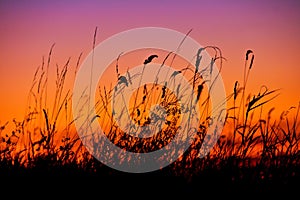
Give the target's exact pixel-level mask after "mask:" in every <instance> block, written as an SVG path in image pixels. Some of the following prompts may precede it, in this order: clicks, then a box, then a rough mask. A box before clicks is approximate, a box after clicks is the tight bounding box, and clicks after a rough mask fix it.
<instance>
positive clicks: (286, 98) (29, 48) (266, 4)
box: [0, 0, 300, 124]
mask: <svg viewBox="0 0 300 200" xmlns="http://www.w3.org/2000/svg"><path fill="white" fill-rule="evenodd" d="M299 11H300V2H299V1H296V0H295V1H291V0H288V1H258V0H256V1H216V0H213V1H208V0H207V1H202V0H199V1H196V0H195V1H189V0H188V1H180V2H178V1H168V0H165V1H151V2H150V1H149V2H146V1H133V0H129V1H108V0H107V1H53V0H52V1H15V0H12V1H8V0H7V1H1V2H0V25H1V28H0V52H1V53H0V93H1V99H0V101H1V103H0V124H3V123H5V122H6V121H8V120H12V119H13V118H17V119H19V120H22V118H23V116H24V112H25V105H26V98H27V94H28V91H29V87H30V84H31V81H32V77H33V74H34V71H35V69H36V67H37V66H38V65H40V64H41V60H42V56H47V54H48V51H49V49H50V47H51V45H52V44H53V43H55V44H56V46H55V48H54V52H53V61H54V63H58V64H59V65H63V64H64V62H65V61H66V60H67V59H68V58H69V57H71V59H72V63H75V62H76V59H77V57H78V56H79V54H80V53H81V52H83V56H86V55H87V54H88V53H89V51H90V50H91V47H92V40H93V32H94V30H95V27H96V26H97V27H98V28H99V32H98V37H97V43H100V42H101V41H102V40H104V39H106V38H108V37H110V36H111V35H112V34H116V33H118V32H121V31H125V30H127V29H131V28H136V27H145V26H157V27H164V28H170V29H174V30H177V31H180V32H183V33H186V32H187V31H188V30H190V29H191V28H192V29H193V31H192V33H191V34H190V36H191V37H192V38H194V39H195V40H197V41H198V42H199V43H200V44H201V45H203V46H206V45H216V46H218V47H220V48H221V50H222V52H223V55H224V57H226V58H227V62H225V63H224V66H223V67H224V68H223V71H222V76H223V79H224V83H225V86H226V89H227V92H228V93H230V92H232V88H233V85H234V82H235V81H236V80H242V72H243V63H244V57H245V52H246V50H247V49H252V50H253V51H254V54H255V64H254V67H253V70H252V72H251V75H250V82H249V84H250V85H249V89H251V90H253V92H257V91H258V90H259V87H260V86H261V85H267V86H268V87H269V88H271V89H276V88H281V89H282V90H281V95H280V96H279V97H278V98H277V100H276V101H274V102H273V106H275V107H276V109H278V110H283V109H288V108H289V107H290V106H296V105H297V104H298V102H299V100H300V95H299V86H300V79H299V75H300V66H299V61H298V57H299V44H300V37H299V35H300V26H299V24H300V12H299Z"/></svg>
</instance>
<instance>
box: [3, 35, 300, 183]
mask: <svg viewBox="0 0 300 200" xmlns="http://www.w3.org/2000/svg"><path fill="white" fill-rule="evenodd" d="M95 35H96V32H95ZM94 46H95V38H94V43H93V48H94ZM53 48H54V45H53V46H52V47H51V48H50V51H49V54H48V57H47V59H46V60H47V62H46V63H45V58H43V59H42V64H41V66H39V67H38V68H37V69H36V71H35V73H34V76H33V81H32V85H31V87H30V90H29V94H28V107H27V111H26V115H25V117H24V119H23V120H21V121H16V120H13V121H12V123H13V124H14V125H15V128H14V129H13V130H7V129H6V126H7V123H5V124H2V125H1V126H0V136H1V140H0V163H1V166H0V173H2V174H4V173H5V172H7V171H10V170H11V169H44V170H50V169H57V168H59V169H64V168H65V169H68V170H69V169H70V166H71V169H73V170H74V171H81V172H86V173H88V172H91V173H97V172H99V173H101V170H104V169H106V168H105V166H103V165H102V164H101V163H100V162H98V161H97V160H96V159H95V158H94V157H93V156H92V155H91V154H90V153H89V152H88V151H87V150H86V149H85V147H84V145H83V144H82V142H81V140H80V139H79V137H78V135H77V133H76V129H75V126H74V121H75V120H76V116H72V109H71V108H72V106H71V105H72V102H71V99H72V90H71V88H66V86H65V84H66V80H67V79H68V80H71V82H72V80H73V79H74V78H75V76H76V73H77V71H78V67H79V65H80V63H81V57H82V54H80V55H79V57H78V58H77V59H76V60H75V63H74V64H72V66H71V62H72V60H71V59H70V58H69V59H68V60H67V61H66V63H65V64H64V65H63V66H62V67H60V66H59V65H55V67H54V66H53V63H52V60H51V59H52V53H53ZM204 50H212V52H213V56H212V60H211V63H210V65H209V66H207V67H206V68H204V69H200V68H199V64H200V62H201V53H202V51H204ZM172 54H173V55H174V57H173V58H172V57H171V55H172ZM158 56H159V55H150V56H149V57H146V58H145V62H144V68H146V67H148V65H149V64H150V63H151V62H155V59H156V58H157V57H158ZM195 56H196V58H197V59H196V63H194V65H195V66H196V68H195V69H194V68H192V67H190V66H185V67H183V68H182V69H179V70H178V71H176V73H174V74H172V76H176V75H178V74H182V75H183V76H186V77H188V80H189V82H190V84H191V85H192V87H193V88H195V96H196V100H197V105H198V106H199V109H200V110H201V116H199V128H198V130H196V131H197V134H196V138H195V140H194V142H193V143H192V145H191V146H190V147H189V149H188V150H187V151H186V152H185V153H184V154H183V155H182V156H181V157H180V158H178V159H177V160H176V161H175V162H174V163H172V164H171V165H170V166H168V167H166V168H165V169H162V171H164V172H166V171H167V172H168V173H171V174H173V175H183V176H187V177H191V176H197V175H199V174H201V173H202V172H203V171H206V170H220V171H222V170H224V171H226V170H228V169H231V170H232V172H231V176H232V180H236V179H242V178H243V177H244V174H243V170H244V169H251V170H254V171H253V172H252V175H251V176H253V177H254V179H259V180H262V179H266V178H272V177H273V178H274V176H296V175H297V173H299V170H298V171H297V167H299V164H300V156H299V154H300V151H299V149H300V147H299V145H300V142H299V140H300V134H299V119H298V115H299V109H300V105H297V106H296V107H291V108H290V109H289V110H287V111H283V112H282V114H281V116H279V118H276V119H274V116H272V112H273V110H274V109H275V108H272V109H270V110H268V111H267V112H265V111H264V109H263V108H264V106H265V105H267V104H269V103H270V102H271V101H275V100H276V97H277V95H278V94H279V90H277V89H275V90H270V89H269V88H267V87H265V86H262V87H261V88H260V91H259V92H258V93H257V94H251V93H247V90H246V88H247V87H246V86H247V82H248V78H249V75H250V72H251V69H252V67H253V66H254V52H253V51H251V50H248V51H247V52H246V58H245V66H244V75H243V82H242V83H240V82H238V81H236V82H235V84H234V87H233V91H232V93H231V94H229V95H228V96H227V98H226V99H224V101H226V102H228V103H229V105H233V106H232V107H229V108H228V109H227V116H226V122H225V129H224V131H223V132H222V133H221V137H220V138H219V139H218V141H217V143H216V144H215V145H214V148H213V149H212V150H211V151H210V153H209V154H207V155H206V156H205V157H203V158H201V157H199V154H200V149H201V147H202V144H203V140H204V138H205V136H206V135H207V129H208V126H209V123H210V120H211V119H210V116H211V110H210V108H211V105H210V98H211V96H210V90H211V88H212V87H213V85H214V80H215V79H214V78H216V77H211V79H210V81H209V83H208V82H206V81H204V79H203V77H202V75H203V73H207V74H210V75H211V73H210V71H211V68H212V65H213V64H214V63H216V62H219V66H220V71H221V69H222V65H223V60H224V58H223V56H222V52H221V50H220V49H219V48H218V47H214V46H207V47H205V48H203V49H199V51H198V52H197V54H196V55H195ZM175 57H176V55H175V53H173V52H169V53H168V54H167V56H166V57H165V59H164V62H163V63H162V66H163V65H164V64H165V62H167V61H168V59H169V61H170V63H173V62H176V59H175ZM170 58H171V60H170ZM119 59H122V56H121V54H120V56H119V57H118V58H117V60H116V61H117V62H116V65H115V70H116V77H117V78H116V79H117V87H115V88H107V86H99V97H98V101H97V102H96V105H91V106H93V108H94V109H95V110H96V111H97V115H96V116H93V117H92V118H91V119H90V120H87V121H86V123H93V122H94V121H98V122H99V123H100V125H101V126H102V127H104V130H106V131H105V134H106V136H107V137H108V138H109V139H110V140H111V142H113V143H114V144H115V145H117V146H119V147H121V148H124V149H126V150H127V151H132V152H150V151H154V150H157V149H160V148H162V147H163V146H165V145H167V144H168V143H170V142H171V141H172V139H173V138H174V135H175V134H176V131H177V129H178V121H179V120H180V115H181V114H182V112H185V110H184V109H186V110H187V112H190V113H191V114H192V113H193V109H196V108H195V107H188V106H187V107H185V108H183V107H180V106H179V104H178V102H177V101H178V98H180V97H178V94H179V92H180V91H181V90H185V88H180V85H172V80H171V79H166V80H164V82H162V83H156V80H153V83H154V84H149V85H141V84H140V85H139V86H140V87H139V90H138V91H135V95H134V96H135V98H134V103H133V104H131V105H129V106H128V107H124V108H123V110H122V112H124V113H126V112H127V113H130V117H131V118H132V119H133V121H134V122H135V123H136V124H138V125H139V126H147V124H149V123H151V120H154V121H157V120H155V119H156V118H159V117H161V116H160V115H158V114H157V113H151V112H150V111H149V109H150V107H151V105H153V104H159V105H161V106H162V107H164V108H165V112H166V121H165V122H164V123H163V124H162V123H161V122H160V121H158V122H159V123H160V124H156V126H159V127H161V131H159V132H158V133H157V134H155V135H154V136H153V137H149V138H139V137H134V136H131V135H128V134H126V132H124V131H122V130H120V128H119V127H118V125H117V123H116V121H115V119H114V117H115V116H114V108H111V101H114V98H113V94H115V95H122V91H123V90H124V88H125V87H130V86H131V83H132V81H133V80H134V79H142V78H143V73H142V74H130V73H129V71H128V70H127V72H126V73H125V74H124V75H120V66H119V65H118V60H119ZM144 68H143V69H144ZM51 70H53V71H54V72H55V77H56V80H55V81H54V82H50V81H49V79H50V78H49V74H50V71H51ZM167 87H174V88H173V89H174V91H177V94H174V93H173V92H171V90H169V89H167ZM50 88H54V89H53V90H50ZM114 90H115V93H114V92H113V91H114ZM51 91H52V92H53V93H52V96H51V95H50V93H51ZM50 97H53V98H50ZM119 103H120V102H113V105H118V104H119ZM191 105H192V104H191ZM10 123H11V122H10ZM87 125H88V124H87ZM82 127H83V128H84V127H88V126H82ZM130 128H132V127H131V126H130ZM149 131H150V132H153V131H155V130H154V129H151V130H149ZM92 143H93V145H95V149H97V152H98V153H102V154H103V155H104V156H108V157H109V156H110V155H109V152H107V151H106V150H105V149H104V148H105V147H103V145H101V143H97V142H96V141H92ZM105 154H108V155H105ZM121 161H122V160H121V158H120V162H121ZM123 162H126V161H123ZM282 169H291V170H285V171H284V173H278V170H282ZM233 170H236V171H234V172H233ZM281 172H282V171H281Z"/></svg>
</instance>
